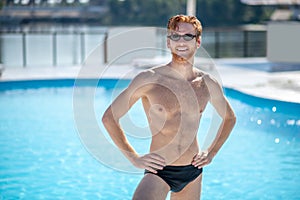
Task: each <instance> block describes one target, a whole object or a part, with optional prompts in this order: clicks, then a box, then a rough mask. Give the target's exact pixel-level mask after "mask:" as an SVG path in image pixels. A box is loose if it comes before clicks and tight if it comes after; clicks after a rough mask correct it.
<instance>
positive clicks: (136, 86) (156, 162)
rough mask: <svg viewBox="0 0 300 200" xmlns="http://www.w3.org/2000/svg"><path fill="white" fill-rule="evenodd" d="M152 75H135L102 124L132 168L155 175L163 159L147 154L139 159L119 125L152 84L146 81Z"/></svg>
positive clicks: (147, 73) (107, 112)
mask: <svg viewBox="0 0 300 200" xmlns="http://www.w3.org/2000/svg"><path fill="white" fill-rule="evenodd" d="M152 75H153V73H152V72H150V71H146V72H142V73H140V74H139V75H137V76H136V77H135V78H134V79H133V80H132V82H131V83H130V85H129V86H128V88H126V89H125V90H124V91H123V92H122V93H121V94H120V95H119V96H118V97H117V98H116V99H115V100H114V101H113V103H112V104H111V105H110V106H109V107H108V109H107V110H106V111H105V113H104V115H103V117H102V122H103V124H104V126H105V128H106V130H107V132H108V133H109V135H110V137H111V138H112V140H113V141H114V143H115V144H116V145H117V147H118V148H119V149H120V150H121V151H122V153H123V154H124V155H125V156H126V157H127V159H128V160H129V161H130V162H131V163H132V164H133V165H134V166H136V167H138V168H143V169H147V170H149V171H151V172H154V173H155V172H156V170H155V169H160V168H162V166H164V159H163V158H162V157H160V156H158V155H156V154H147V155H144V156H141V157H140V156H139V155H138V153H137V152H136V151H135V150H134V148H133V147H132V146H131V145H130V144H129V142H128V140H127V138H126V136H125V133H124V131H123V130H122V128H121V126H120V123H119V120H120V118H121V117H122V116H124V115H125V114H126V113H127V112H128V111H129V109H130V108H131V107H132V106H133V105H134V103H135V102H136V101H137V100H138V99H139V98H141V97H142V96H144V94H145V93H146V92H147V91H148V90H149V89H150V88H151V85H152V84H151V83H149V81H148V80H149V79H150V77H151V76H152Z"/></svg>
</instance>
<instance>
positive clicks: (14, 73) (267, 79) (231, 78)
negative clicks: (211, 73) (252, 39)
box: [0, 58, 300, 103]
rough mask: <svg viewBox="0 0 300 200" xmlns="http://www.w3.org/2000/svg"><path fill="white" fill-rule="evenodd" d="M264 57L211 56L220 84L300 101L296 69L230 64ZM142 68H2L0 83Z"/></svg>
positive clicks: (115, 75) (121, 73)
mask: <svg viewBox="0 0 300 200" xmlns="http://www.w3.org/2000/svg"><path fill="white" fill-rule="evenodd" d="M261 59H265V58H235V59H233V58H230V59H214V62H215V66H216V70H215V72H217V73H218V75H219V76H220V78H221V82H222V85H223V86H224V87H226V88H232V89H234V90H237V91H240V92H242V93H245V94H248V95H252V96H256V97H261V98H265V99H274V100H278V101H284V102H292V103H300V71H285V72H265V71H258V70H253V69H248V68H242V67H238V66H233V65H230V62H233V61H235V62H236V61H238V62H255V61H257V60H261ZM142 70H144V68H136V67H133V66H131V65H129V64H127V65H126V64H124V65H103V66H70V67H43V68H38V67H26V68H6V69H5V70H4V71H3V74H2V76H1V77H0V82H11V81H24V80H50V79H77V78H80V79H99V77H101V78H112V79H131V78H133V77H134V76H135V75H136V74H138V73H139V72H141V71H142Z"/></svg>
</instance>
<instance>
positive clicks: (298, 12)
mask: <svg viewBox="0 0 300 200" xmlns="http://www.w3.org/2000/svg"><path fill="white" fill-rule="evenodd" d="M241 2H242V3H245V4H247V5H253V6H257V5H266V6H275V7H276V10H275V11H274V12H273V14H272V16H271V20H272V21H286V20H300V0H241Z"/></svg>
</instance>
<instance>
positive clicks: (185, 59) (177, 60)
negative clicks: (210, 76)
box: [173, 53, 189, 63]
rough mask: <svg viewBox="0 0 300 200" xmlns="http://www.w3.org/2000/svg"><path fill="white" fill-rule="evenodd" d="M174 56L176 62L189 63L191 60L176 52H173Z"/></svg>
mask: <svg viewBox="0 0 300 200" xmlns="http://www.w3.org/2000/svg"><path fill="white" fill-rule="evenodd" d="M173 58H174V60H175V61H176V62H179V63H187V62H189V59H188V58H186V57H184V56H181V55H178V54H176V53H173Z"/></svg>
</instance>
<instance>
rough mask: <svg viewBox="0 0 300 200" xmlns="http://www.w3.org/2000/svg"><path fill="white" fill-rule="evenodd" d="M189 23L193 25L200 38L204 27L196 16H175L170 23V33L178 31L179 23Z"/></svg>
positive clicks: (168, 26)
mask: <svg viewBox="0 0 300 200" xmlns="http://www.w3.org/2000/svg"><path fill="white" fill-rule="evenodd" d="M181 22H184V23H189V24H192V25H193V26H194V27H195V29H196V37H197V38H199V37H200V36H201V34H202V25H201V22H200V21H199V20H198V19H197V17H195V16H189V15H175V16H173V17H171V18H170V19H169V21H168V25H167V28H168V32H169V31H171V30H174V31H175V30H176V29H177V28H178V23H181Z"/></svg>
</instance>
